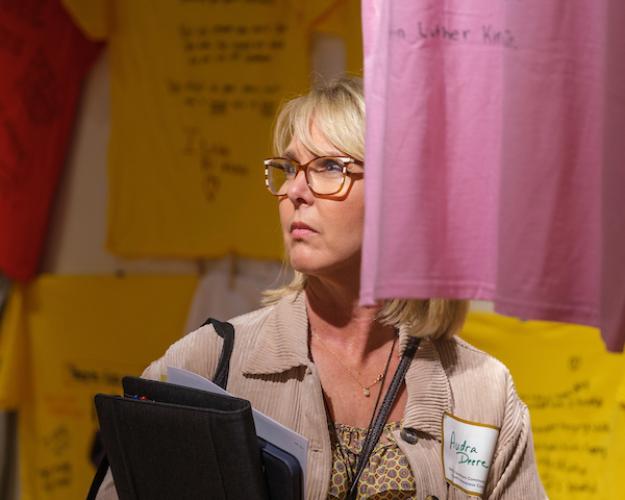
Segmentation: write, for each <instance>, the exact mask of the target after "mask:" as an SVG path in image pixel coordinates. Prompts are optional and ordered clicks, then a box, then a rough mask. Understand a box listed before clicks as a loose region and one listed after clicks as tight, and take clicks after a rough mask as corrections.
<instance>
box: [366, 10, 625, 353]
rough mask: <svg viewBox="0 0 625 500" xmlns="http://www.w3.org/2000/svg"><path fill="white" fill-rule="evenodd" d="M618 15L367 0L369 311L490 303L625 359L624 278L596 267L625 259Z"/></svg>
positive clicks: (620, 270)
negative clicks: (615, 122)
mask: <svg viewBox="0 0 625 500" xmlns="http://www.w3.org/2000/svg"><path fill="white" fill-rule="evenodd" d="M615 1H616V2H618V0H602V1H597V2H556V1H553V0H549V1H546V0H524V1H522V2H519V1H506V2H504V1H500V0H475V1H472V2H465V1H459V0H454V1H449V2H439V1H437V0H398V1H394V2H377V1H372V0H364V2H363V22H364V26H363V30H364V43H365V93H366V103H367V137H366V147H367V150H366V159H367V176H366V181H365V182H366V217H365V240H364V250H363V254H364V255H363V271H362V300H363V302H365V303H372V302H373V301H374V300H376V299H381V298H389V297H419V298H423V297H451V298H479V299H487V300H493V301H494V302H495V307H496V310H497V311H500V312H502V313H505V314H509V315H514V316H518V317H522V318H534V319H548V320H555V321H568V322H573V323H581V324H587V325H594V326H599V325H601V326H602V327H604V326H606V328H607V329H606V330H605V331H604V335H605V338H606V340H607V344H608V346H609V347H610V348H612V349H617V350H620V349H621V348H622V347H623V342H625V316H624V315H623V313H622V311H623V307H624V306H625V285H623V283H625V267H623V266H622V265H621V264H619V265H618V266H617V265H614V266H613V267H612V268H611V269H607V270H605V272H604V278H603V279H602V277H601V266H600V264H601V260H602V252H614V250H613V249H614V248H615V245H616V248H618V249H620V250H621V251H625V226H624V225H623V214H625V197H623V196H620V198H618V199H617V198H616V196H612V197H611V201H612V206H611V208H610V212H609V213H605V212H602V209H601V199H602V189H609V190H615V189H616V188H615V187H614V184H612V183H613V182H617V183H618V181H619V179H620V180H621V181H622V180H623V173H622V170H623V169H622V168H621V169H620V171H621V172H620V173H618V174H617V173H616V172H615V170H616V166H615V164H613V165H614V166H613V167H611V168H612V170H614V172H608V171H607V169H606V171H605V175H606V177H605V178H604V179H603V181H602V165H603V164H604V159H605V157H604V150H603V147H604V143H603V141H602V136H603V131H604V126H605V124H606V123H607V120H608V118H609V115H611V114H615V115H618V116H619V117H621V123H622V120H623V119H625V110H624V109H623V108H624V102H625V86H621V87H620V88H618V87H612V88H611V93H610V97H609V99H608V101H607V102H608V105H607V106H605V107H604V106H603V105H604V98H605V91H606V84H607V82H606V65H607V66H608V67H609V66H610V65H611V64H612V59H614V62H615V64H617V65H618V67H619V68H623V63H622V62H620V63H619V62H618V61H617V59H618V58H620V59H622V50H620V51H616V50H614V51H613V53H612V52H608V51H607V48H606V27H607V21H606V16H607V13H608V7H607V5H608V3H610V2H613V3H614V2H615ZM621 3H622V2H621ZM614 5H616V4H615V3H614ZM614 15H616V17H617V19H620V21H613V22H614V26H615V27H616V26H617V25H618V23H619V22H620V23H621V25H622V23H623V22H625V9H624V8H622V7H619V8H618V12H616V8H615V9H614ZM619 16H620V17H619ZM615 34H616V32H615ZM614 39H615V40H614V42H615V43H619V44H620V47H621V48H622V47H623V42H622V38H621V39H616V36H614ZM608 56H609V57H610V59H609V60H608V59H607V58H608ZM622 80H623V78H622V77H620V80H619V81H622ZM611 146H613V147H618V148H620V151H621V153H620V155H621V156H620V157H621V158H622V157H623V152H624V150H625V143H624V142H623V141H622V140H621V141H620V143H619V144H616V141H614V144H612V145H611ZM613 158H614V159H616V158H617V156H616V155H613ZM606 165H607V164H606ZM621 167H622V164H621ZM620 185H621V186H622V182H621V184H620ZM616 214H620V215H619V217H618V220H617V217H616ZM607 237H609V238H610V239H611V243H612V245H611V247H610V248H609V249H606V248H605V245H604V244H603V243H602V238H607ZM622 259H623V255H622V254H621V262H622ZM615 260H616V259H614V261H615ZM613 263H615V262H613ZM606 277H607V278H609V279H610V281H608V279H606ZM602 288H603V290H602ZM602 293H603V294H604V295H605V296H609V297H610V299H611V301H610V303H609V304H608V303H607V302H606V303H605V306H606V307H605V308H604V310H603V311H601V316H600V300H601V299H600V296H601V294H602ZM613 293H616V294H617V297H613V295H612V294H613Z"/></svg>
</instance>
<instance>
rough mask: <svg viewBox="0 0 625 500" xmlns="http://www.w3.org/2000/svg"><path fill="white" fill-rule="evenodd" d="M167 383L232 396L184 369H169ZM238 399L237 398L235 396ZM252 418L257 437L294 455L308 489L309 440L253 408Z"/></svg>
mask: <svg viewBox="0 0 625 500" xmlns="http://www.w3.org/2000/svg"><path fill="white" fill-rule="evenodd" d="M167 382H169V383H170V384H177V385H183V386H185V387H192V388H194V389H200V390H202V391H207V392H212V393H214V394H224V395H226V396H232V394H230V393H229V392H227V391H225V390H224V389H222V388H221V387H219V386H218V385H217V384H215V383H214V382H212V381H210V380H208V379H207V378H204V377H202V376H201V375H198V374H197V373H193V372H190V371H188V370H184V369H182V368H174V367H173V366H168V367H167ZM235 397H236V396H235ZM252 416H253V418H254V425H255V426H256V435H257V436H258V437H261V438H263V439H264V440H265V441H269V442H270V443H271V444H273V445H274V446H277V447H278V448H280V449H282V450H284V451H286V452H287V453H290V454H291V455H293V456H294V457H295V458H296V459H297V461H298V462H299V463H300V466H301V467H302V477H303V485H302V486H303V487H304V491H305V487H306V462H307V457H308V439H306V438H305V437H304V436H302V435H301V434H298V433H297V432H295V431H293V430H291V429H289V428H288V427H285V426H284V425H282V424H281V423H279V422H276V421H275V420H274V419H272V418H270V417H268V416H267V415H265V414H264V413H261V412H259V411H258V410H255V409H254V408H252Z"/></svg>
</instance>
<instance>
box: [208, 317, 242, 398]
mask: <svg viewBox="0 0 625 500" xmlns="http://www.w3.org/2000/svg"><path fill="white" fill-rule="evenodd" d="M205 325H213V328H214V329H215V331H216V332H217V335H219V336H220V337H221V338H222V339H224V343H223V346H222V348H221V355H220V356H219V363H218V364H217V370H216V371H215V376H214V377H213V382H215V383H216V384H217V385H218V386H219V387H221V388H222V389H225V388H226V385H227V384H228V373H229V372H230V356H232V349H233V348H234V326H232V324H230V323H226V322H222V321H217V320H216V319H214V318H208V319H207V320H206V321H205V322H204V323H203V324H202V326H205Z"/></svg>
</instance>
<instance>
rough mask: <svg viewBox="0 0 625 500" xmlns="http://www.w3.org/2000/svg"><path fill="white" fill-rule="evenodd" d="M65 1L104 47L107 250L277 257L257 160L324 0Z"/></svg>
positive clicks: (303, 69)
mask: <svg viewBox="0 0 625 500" xmlns="http://www.w3.org/2000/svg"><path fill="white" fill-rule="evenodd" d="M64 3H65V5H66V6H67V7H68V9H69V10H70V11H71V12H72V14H73V15H74V17H75V18H76V19H77V21H78V22H79V23H80V24H81V26H82V27H83V28H84V29H85V31H86V32H87V33H90V34H91V35H92V36H94V37H97V38H99V39H106V40H107V41H108V43H109V55H110V62H111V99H112V115H111V120H112V129H111V138H110V144H109V194H110V198H109V231H108V247H109V249H110V250H111V251H112V252H114V253H115V254H118V255H122V256H127V257H140V256H142V257H153V256H164V257H184V258H187V257H194V258H195V257H200V258H216V257H222V256H224V255H227V254H229V253H230V252H236V253H237V254H238V255H240V256H242V257H250V258H263V259H280V258H281V256H282V242H281V237H280V232H279V225H278V220H277V215H276V202H275V199H273V198H272V197H271V196H268V195H267V193H266V190H265V188H264V179H263V176H264V168H263V164H262V159H263V158H264V157H267V156H270V155H271V125H272V122H273V118H274V115H275V112H276V109H277V107H278V105H279V104H280V102H281V101H282V100H283V99H286V98H289V97H293V96H294V95H296V94H297V93H300V92H304V91H306V89H307V88H308V82H309V74H310V61H309V44H310V33H311V30H312V26H313V24H314V23H315V21H316V20H317V19H318V18H319V17H320V16H321V15H322V14H323V13H324V12H325V10H326V9H328V8H329V7H330V5H331V4H332V3H333V2H331V1H330V0H324V1H322V2H312V1H306V2H301V1H291V0H289V1H280V0H270V1H263V2H248V1H243V0H234V1H232V0H227V1H226V0H216V1H213V2H169V1H164V0H160V1H153V0H138V1H133V2H124V1H115V0H104V1H102V0H100V1H90V2H83V1H81V0H64ZM357 21H358V20H357V19H356V20H355V21H354V25H355V26H357Z"/></svg>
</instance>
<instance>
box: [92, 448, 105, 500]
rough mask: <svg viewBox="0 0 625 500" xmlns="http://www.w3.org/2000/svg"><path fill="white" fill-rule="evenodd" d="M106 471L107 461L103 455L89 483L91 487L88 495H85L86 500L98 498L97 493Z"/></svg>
mask: <svg viewBox="0 0 625 500" xmlns="http://www.w3.org/2000/svg"><path fill="white" fill-rule="evenodd" d="M108 469H109V461H108V458H107V457H106V455H104V456H103V457H102V460H101V461H100V465H98V468H97V470H96V473H95V476H94V477H93V481H91V487H90V488H89V493H87V500H95V498H96V497H97V496H98V491H99V490H100V486H102V482H103V481H104V477H105V476H106V472H107V471H108Z"/></svg>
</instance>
